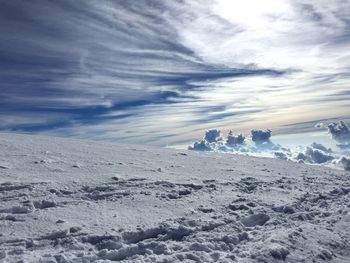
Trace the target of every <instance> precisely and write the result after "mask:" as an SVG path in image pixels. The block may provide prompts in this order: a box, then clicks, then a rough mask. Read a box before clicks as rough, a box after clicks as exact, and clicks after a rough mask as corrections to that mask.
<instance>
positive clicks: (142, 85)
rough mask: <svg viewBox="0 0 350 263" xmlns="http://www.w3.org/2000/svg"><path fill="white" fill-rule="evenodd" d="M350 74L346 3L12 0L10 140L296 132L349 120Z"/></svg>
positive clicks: (0, 36) (2, 59) (6, 86)
mask: <svg viewBox="0 0 350 263" xmlns="http://www.w3.org/2000/svg"><path fill="white" fill-rule="evenodd" d="M349 76H350V1H346V0H333V1H325V0H309V1H303V0H266V1H261V0H245V1H240V0H211V1H209V0H201V1H193V0H174V1H163V0H137V1H128V0H115V1H107V0H103V1H94V0H84V1H83V0H75V1H72V0H70V1H68V0H58V1H50V0H40V1H39V0H37V1H25V0H22V1H19V0H11V1H5V0H0V91H1V93H0V120H1V122H0V130H1V131H8V132H12V131H14V132H29V133H43V134H53V135H58V136H70V137H78V138H94V139H109V140H118V141H122V142H132V143H148V144H156V145H165V144H172V143H179V142H184V141H190V140H194V139H199V138H200V137H201V136H202V134H203V131H204V130H206V129H211V128H218V129H221V130H223V131H227V130H228V129H232V130H233V131H235V132H248V131H249V130H250V129H253V128H260V129H266V128H270V129H272V130H273V131H277V132H278V131H283V132H285V133H291V132H296V131H298V127H304V126H305V123H310V125H311V126H313V125H314V123H316V122H318V121H320V120H321V121H322V120H327V119H331V118H349V116H350V88H349V84H350V80H349ZM298 124H303V125H298Z"/></svg>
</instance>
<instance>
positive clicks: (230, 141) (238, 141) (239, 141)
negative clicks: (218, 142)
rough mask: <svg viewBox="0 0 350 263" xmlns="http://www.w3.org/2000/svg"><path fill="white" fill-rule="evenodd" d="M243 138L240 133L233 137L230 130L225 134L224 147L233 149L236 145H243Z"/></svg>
mask: <svg viewBox="0 0 350 263" xmlns="http://www.w3.org/2000/svg"><path fill="white" fill-rule="evenodd" d="M244 140H245V137H244V135H243V134H242V133H240V134H238V135H234V134H233V132H232V131H231V130H230V131H229V132H228V134H227V138H226V145H227V146H229V147H235V146H237V145H243V144H244Z"/></svg>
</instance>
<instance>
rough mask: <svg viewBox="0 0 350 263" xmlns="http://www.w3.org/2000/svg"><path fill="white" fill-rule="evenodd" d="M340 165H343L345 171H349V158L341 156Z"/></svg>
mask: <svg viewBox="0 0 350 263" xmlns="http://www.w3.org/2000/svg"><path fill="white" fill-rule="evenodd" d="M340 163H341V164H342V165H343V167H344V170H345V171H350V158H346V157H345V156H343V157H342V158H341V159H340Z"/></svg>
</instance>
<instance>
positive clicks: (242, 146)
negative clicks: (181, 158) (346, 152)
mask: <svg viewBox="0 0 350 263" xmlns="http://www.w3.org/2000/svg"><path fill="white" fill-rule="evenodd" d="M271 134H272V132H271V130H269V129H268V130H257V129H255V130H253V131H252V137H251V138H250V140H249V141H246V140H245V137H244V135H242V134H238V135H234V134H233V132H232V131H231V130H230V131H229V132H228V134H227V138H226V140H223V139H222V133H221V131H220V130H217V129H211V130H208V131H206V132H205V135H204V138H203V139H202V140H201V141H198V142H195V143H194V145H193V146H189V147H188V149H189V150H194V151H216V152H225V153H227V152H232V153H241V154H249V155H252V156H265V157H272V158H277V159H281V160H290V161H295V162H301V163H307V164H319V165H338V164H341V165H342V166H343V167H344V169H345V170H349V169H350V168H349V167H350V159H349V158H347V157H341V156H340V155H339V153H335V152H334V151H333V150H332V149H331V148H328V147H326V146H324V145H323V144H321V143H316V142H314V143H312V144H310V145H308V146H298V147H296V148H295V149H290V148H287V147H283V146H281V145H279V144H274V143H273V142H272V141H271V140H270V138H271ZM253 135H254V136H255V137H253Z"/></svg>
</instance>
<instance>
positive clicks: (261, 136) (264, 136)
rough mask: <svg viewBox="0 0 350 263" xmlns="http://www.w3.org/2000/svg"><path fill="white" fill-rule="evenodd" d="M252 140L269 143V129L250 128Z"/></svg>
mask: <svg viewBox="0 0 350 263" xmlns="http://www.w3.org/2000/svg"><path fill="white" fill-rule="evenodd" d="M251 134H252V141H253V142H255V143H256V144H258V145H259V144H263V143H270V142H271V141H270V137H271V130H265V131H264V130H252V131H251Z"/></svg>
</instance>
